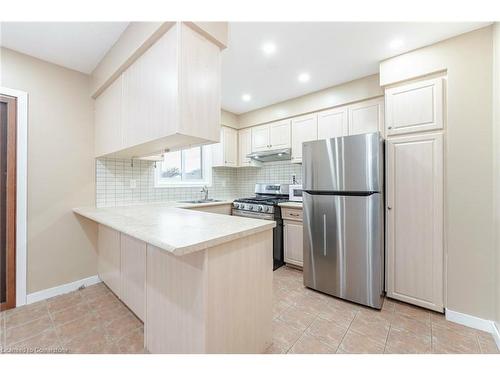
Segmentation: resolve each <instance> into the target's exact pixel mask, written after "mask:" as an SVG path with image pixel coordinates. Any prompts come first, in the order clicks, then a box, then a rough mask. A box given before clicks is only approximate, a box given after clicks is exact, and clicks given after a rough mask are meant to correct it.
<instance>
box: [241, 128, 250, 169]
mask: <svg viewBox="0 0 500 375" xmlns="http://www.w3.org/2000/svg"><path fill="white" fill-rule="evenodd" d="M251 152H252V130H251V129H242V130H238V165H239V166H240V167H246V166H250V165H252V160H251V159H250V158H247V155H248V154H250V153H251Z"/></svg>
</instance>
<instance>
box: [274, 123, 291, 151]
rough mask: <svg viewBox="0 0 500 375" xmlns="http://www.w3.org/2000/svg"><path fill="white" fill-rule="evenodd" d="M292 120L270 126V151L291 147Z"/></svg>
mask: <svg viewBox="0 0 500 375" xmlns="http://www.w3.org/2000/svg"><path fill="white" fill-rule="evenodd" d="M290 133H291V131H290V120H284V121H277V122H273V123H271V124H269V146H270V147H269V149H270V150H279V149H281V148H289V147H290V138H291V135H290Z"/></svg>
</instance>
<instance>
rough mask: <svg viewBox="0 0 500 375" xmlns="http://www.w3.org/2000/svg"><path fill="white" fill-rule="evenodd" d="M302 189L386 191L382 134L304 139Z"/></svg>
mask: <svg viewBox="0 0 500 375" xmlns="http://www.w3.org/2000/svg"><path fill="white" fill-rule="evenodd" d="M302 148H303V149H302V168H303V179H302V185H303V190H305V191H307V190H309V191H354V192H356V191H357V192H361V191H376V192H381V191H383V189H384V187H383V180H384V175H383V170H384V169H383V168H384V165H383V163H384V157H383V156H384V155H383V140H382V138H381V137H380V135H379V133H370V134H361V135H351V136H347V137H338V138H330V139H323V140H319V141H312V142H305V143H303V146H302Z"/></svg>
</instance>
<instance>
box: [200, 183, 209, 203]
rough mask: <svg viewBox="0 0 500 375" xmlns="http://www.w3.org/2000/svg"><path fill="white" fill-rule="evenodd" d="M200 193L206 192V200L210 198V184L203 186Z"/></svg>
mask: <svg viewBox="0 0 500 375" xmlns="http://www.w3.org/2000/svg"><path fill="white" fill-rule="evenodd" d="M200 193H205V198H204V199H205V200H208V186H207V185H205V186H203V188H202V189H201V191H200Z"/></svg>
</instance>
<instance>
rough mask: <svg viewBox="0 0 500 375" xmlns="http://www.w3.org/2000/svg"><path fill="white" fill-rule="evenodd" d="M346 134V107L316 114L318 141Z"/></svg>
mask: <svg viewBox="0 0 500 375" xmlns="http://www.w3.org/2000/svg"><path fill="white" fill-rule="evenodd" d="M347 134H348V127H347V107H340V108H334V109H329V110H327V111H322V112H319V113H318V139H329V138H336V137H343V136H346V135H347Z"/></svg>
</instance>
